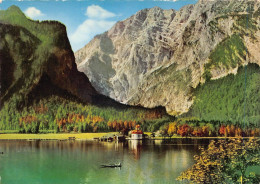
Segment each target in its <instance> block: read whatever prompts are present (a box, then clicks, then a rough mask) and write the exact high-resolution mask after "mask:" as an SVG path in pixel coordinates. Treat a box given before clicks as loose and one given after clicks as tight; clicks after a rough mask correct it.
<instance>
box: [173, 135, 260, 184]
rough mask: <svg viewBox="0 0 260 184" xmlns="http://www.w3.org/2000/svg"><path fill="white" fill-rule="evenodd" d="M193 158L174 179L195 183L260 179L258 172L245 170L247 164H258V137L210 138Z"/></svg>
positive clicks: (253, 181)
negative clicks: (208, 142)
mask: <svg viewBox="0 0 260 184" xmlns="http://www.w3.org/2000/svg"><path fill="white" fill-rule="evenodd" d="M194 158H195V161H196V163H195V164H194V165H193V166H192V167H191V168H190V169H188V170H187V171H185V172H182V173H181V175H180V176H179V177H178V178H177V180H189V181H191V182H192V183H198V184H199V183H203V184H215V183H216V184H217V183H259V182H260V177H259V175H257V174H256V173H254V172H249V171H248V168H249V167H252V166H256V165H260V148H259V139H258V140H257V139H249V140H244V139H231V140H228V141H225V140H219V141H217V142H215V141H212V142H211V143H210V144H209V146H208V149H204V148H201V154H200V155H199V156H195V157H194Z"/></svg>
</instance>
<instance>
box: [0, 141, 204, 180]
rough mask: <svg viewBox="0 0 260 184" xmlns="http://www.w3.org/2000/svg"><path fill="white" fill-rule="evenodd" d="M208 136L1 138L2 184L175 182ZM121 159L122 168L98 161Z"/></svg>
mask: <svg viewBox="0 0 260 184" xmlns="http://www.w3.org/2000/svg"><path fill="white" fill-rule="evenodd" d="M208 142H209V140H185V139H184V140H182V139H176V140H173V141H167V142H166V141H160V140H158V141H145V142H142V141H126V142H123V143H120V142H119V143H117V142H94V141H77V140H75V141H3V140H2V141H0V152H4V154H3V155H0V177H1V181H0V183H1V184H13V183H14V184H52V183H55V184H56V183H61V184H67V183H68V184H78V183H79V184H85V183H93V184H103V183H104V184H106V183H108V184H109V183H112V184H117V183H120V184H121V183H138V184H139V183H149V184H150V183H155V184H160V183H163V184H164V183H178V182H177V181H176V180H175V179H176V177H177V176H179V174H180V173H181V172H182V171H184V170H186V169H187V168H189V167H190V166H191V165H192V164H193V163H194V161H193V156H194V155H195V154H198V153H199V150H198V148H199V146H200V145H202V146H206V145H207V144H208ZM118 162H121V163H122V168H121V169H119V168H101V167H100V165H101V164H109V163H118Z"/></svg>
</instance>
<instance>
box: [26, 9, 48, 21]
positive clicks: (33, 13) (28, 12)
mask: <svg viewBox="0 0 260 184" xmlns="http://www.w3.org/2000/svg"><path fill="white" fill-rule="evenodd" d="M24 13H25V15H27V16H28V17H30V18H32V19H34V18H37V17H41V16H44V14H43V13H42V12H41V10H38V9H37V8H35V7H29V8H27V9H26V10H25V11H24Z"/></svg>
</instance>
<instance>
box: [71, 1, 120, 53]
mask: <svg viewBox="0 0 260 184" xmlns="http://www.w3.org/2000/svg"><path fill="white" fill-rule="evenodd" d="M85 15H86V16H87V17H88V18H87V19H86V20H85V21H84V22H83V23H82V24H80V25H79V26H78V27H77V29H76V31H75V32H74V33H73V34H71V35H70V36H69V39H70V42H71V45H72V48H73V50H74V51H76V50H78V49H80V48H82V47H83V46H84V45H86V44H87V43H88V42H89V41H90V40H91V39H92V38H93V37H94V36H96V35H97V34H101V33H103V32H105V31H107V30H109V29H110V28H111V27H112V26H113V25H114V24H115V23H116V22H115V21H111V20H107V19H108V18H112V17H115V16H117V15H116V14H114V13H112V12H109V11H107V10H105V9H103V8H101V7H100V6H97V5H91V6H89V7H87V11H86V14H85Z"/></svg>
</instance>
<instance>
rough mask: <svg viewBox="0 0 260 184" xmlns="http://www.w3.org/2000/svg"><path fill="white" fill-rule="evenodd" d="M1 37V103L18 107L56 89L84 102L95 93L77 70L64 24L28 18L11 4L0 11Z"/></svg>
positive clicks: (86, 79) (89, 99)
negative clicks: (6, 8)
mask: <svg viewBox="0 0 260 184" xmlns="http://www.w3.org/2000/svg"><path fill="white" fill-rule="evenodd" d="M0 38H1V39H0V46H1V47H0V59H1V60H0V62H1V63H0V64H1V65H0V66H1V67H0V69H1V71H0V74H1V77H0V82H1V83H0V84H1V96H0V102H1V104H3V103H5V102H6V101H8V102H9V104H12V103H13V104H14V105H16V106H17V107H19V106H21V105H23V104H24V103H28V102H29V101H30V100H32V98H35V97H37V96H40V95H42V94H49V95H52V93H53V92H54V91H55V90H56V91H57V89H59V90H60V91H62V93H66V94H70V95H72V96H75V97H77V98H79V99H81V100H82V101H84V102H92V100H93V96H96V95H98V93H97V92H96V90H95V89H94V88H93V87H92V85H91V83H90V82H89V80H88V78H87V77H86V76H85V75H84V74H83V73H81V72H78V70H77V67H76V64H75V57H74V53H73V52H72V50H71V47H70V43H69V40H68V38H67V33H66V27H65V26H64V25H63V24H61V23H59V22H56V21H43V22H38V21H32V20H29V19H27V18H26V17H25V15H24V14H23V13H22V12H21V10H20V9H19V8H18V7H16V6H12V7H10V8H9V9H8V10H1V11H0ZM30 98H31V99H30Z"/></svg>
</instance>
